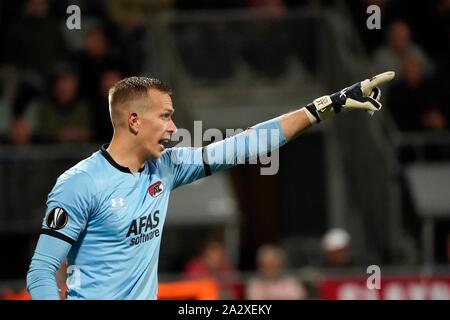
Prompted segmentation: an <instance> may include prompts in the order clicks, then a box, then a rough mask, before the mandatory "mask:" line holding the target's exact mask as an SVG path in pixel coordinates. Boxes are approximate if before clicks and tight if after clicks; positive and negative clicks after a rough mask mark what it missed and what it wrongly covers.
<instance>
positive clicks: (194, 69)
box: [0, 0, 450, 299]
mask: <svg viewBox="0 0 450 320" xmlns="http://www.w3.org/2000/svg"><path fill="white" fill-rule="evenodd" d="M70 4H76V5H78V6H80V8H81V12H82V30H79V31H77V30H68V29H67V28H66V25H65V22H66V19H67V17H68V14H67V13H66V8H67V6H68V5H70ZM369 5H378V6H379V7H380V8H381V13H382V15H381V19H382V20H381V21H382V22H381V24H382V28H381V29H380V30H369V29H368V28H366V20H367V17H368V14H367V12H366V8H367V7H368V6H369ZM336 6H337V7H339V10H340V11H339V12H345V14H346V18H349V19H351V20H350V23H351V24H352V26H353V28H354V30H356V31H357V34H358V36H359V40H360V41H361V43H362V44H363V47H364V51H365V55H366V57H367V59H368V61H370V67H369V68H368V69H367V70H368V71H370V72H375V73H377V72H383V71H386V70H394V71H396V73H397V78H396V81H395V82H394V83H393V84H392V86H390V87H389V88H388V90H386V95H385V97H384V99H385V103H386V105H388V106H389V108H387V109H386V110H384V111H383V112H386V113H389V114H390V117H389V118H388V119H389V120H392V123H393V126H394V128H395V130H396V131H398V132H400V133H425V134H429V133H433V134H434V133H443V134H448V130H449V128H450V105H449V102H448V98H447V94H448V92H449V89H450V83H449V77H448V72H449V71H450V66H449V57H450V48H449V44H450V29H449V26H450V23H449V22H450V21H449V17H450V1H448V0H432V1H403V0H361V1H333V0H230V1H225V0H217V1H207V0H190V1H183V0H114V1H106V0H99V1H88V0H84V1H82V0H78V1H56V0H54V1H51V0H21V1H8V2H6V1H2V2H1V3H0V43H1V51H0V143H1V144H3V145H5V146H11V145H13V146H27V145H38V144H53V143H56V144H58V143H96V144H100V143H106V142H108V141H109V139H110V137H111V135H112V127H111V124H110V121H109V114H108V107H107V106H108V101H107V94H108V89H109V87H111V86H112V84H114V83H115V82H116V81H118V80H119V79H121V78H123V77H126V76H131V75H141V74H142V73H145V72H148V71H149V69H151V67H150V68H149V65H150V66H153V65H156V66H157V65H158V59H159V57H158V53H159V52H160V51H158V50H155V51H151V52H149V51H148V50H147V49H148V41H151V40H153V39H152V37H153V36H154V33H149V30H151V28H152V27H153V25H152V23H151V20H152V19H155V20H157V19H165V18H167V17H169V16H171V15H175V14H178V15H179V16H180V17H181V19H183V17H185V16H183V14H190V13H193V12H195V13H196V14H202V13H204V12H206V15H207V13H208V12H212V11H220V12H228V11H233V12H239V13H240V14H241V15H243V16H250V15H258V14H264V15H265V16H269V17H270V18H269V19H263V20H255V23H253V24H250V27H249V25H246V27H245V28H243V26H242V25H240V24H239V21H237V22H233V21H232V23H216V24H213V25H212V26H213V28H205V27H204V26H202V23H201V22H193V23H191V24H189V25H188V26H186V24H180V25H176V24H175V25H174V26H173V31H174V35H175V38H174V43H175V47H176V48H177V50H178V51H179V57H180V59H181V62H182V64H183V67H184V69H185V70H186V72H187V73H188V74H189V77H190V79H192V81H194V82H196V83H200V84H202V85H205V86H209V87H220V86H227V85H228V84H229V83H230V82H233V81H236V79H237V78H239V74H240V73H241V72H242V70H244V69H245V70H249V72H251V73H252V75H253V77H254V78H253V79H267V80H268V81H269V82H273V83H276V82H277V81H285V80H286V78H287V79H289V73H290V72H291V70H290V67H289V66H290V63H291V60H290V59H291V58H292V57H295V58H296V59H298V62H297V63H300V64H302V65H303V67H304V70H305V72H306V73H307V74H310V75H315V74H317V73H318V72H319V71H318V70H319V68H320V66H318V65H317V61H318V58H317V56H316V54H315V52H314V51H313V50H310V48H311V47H312V46H314V40H313V39H309V38H308V37H304V39H307V40H308V39H309V41H307V42H301V41H297V40H296V37H297V36H298V34H299V33H302V34H307V33H308V30H304V29H301V28H300V29H299V26H300V24H298V23H297V21H296V20H295V19H286V17H288V15H289V14H290V12H291V11H296V12H298V11H301V10H302V9H304V8H308V10H334V8H335V7H336ZM342 10H343V11H342ZM149 20H150V21H149ZM311 26H313V25H311ZM286 30H290V31H291V32H289V33H286V32H285V31H286ZM268 38H270V39H273V41H271V42H270V43H267V39H268ZM302 39H303V38H302ZM154 41H155V43H158V39H156V38H155V39H154ZM211 52H214V57H211ZM162 77H163V78H164V76H162ZM336 77H338V75H336ZM168 80H170V79H168ZM342 85H345V84H342ZM174 90H175V91H176V90H177V88H176V87H175V88H174ZM446 137H447V138H448V136H446ZM432 141H434V140H432ZM424 152H425V155H424V157H425V158H426V159H428V160H438V161H450V143H448V141H447V143H446V144H445V143H444V144H441V143H439V145H436V144H435V143H433V142H431V143H429V144H425V151H424ZM399 154H400V158H401V161H402V163H404V164H405V163H411V162H414V161H415V160H417V156H416V154H415V153H414V151H413V150H412V148H411V145H408V144H406V145H405V146H402V148H400V150H399ZM407 197H408V196H405V199H404V203H403V204H404V206H406V207H407V208H409V206H410V205H411V204H410V202H411V200H410V199H408V198H407ZM411 210H412V209H411ZM412 228H416V229H417V228H419V227H418V226H417V225H415V226H412ZM436 237H437V238H436V239H437V242H438V244H437V246H436V259H437V260H438V263H440V264H444V265H448V263H450V223H449V219H448V218H446V220H445V219H444V220H443V221H442V223H441V224H439V226H438V228H437V235H436ZM321 241H322V242H321V245H322V247H321V249H322V250H323V252H321V255H322V257H323V260H322V265H318V266H317V267H332V266H343V267H352V266H356V265H358V262H357V261H352V260H351V259H350V256H349V252H348V250H349V248H350V243H351V241H350V235H349V234H348V233H347V231H345V230H342V229H333V230H331V231H330V233H327V234H325V232H324V233H323V238H322V239H321ZM163 242H164V240H163ZM253 253H254V256H252V257H248V258H247V261H251V262H249V263H247V265H246V267H247V269H248V268H249V266H251V267H252V269H251V270H249V271H251V273H249V274H247V275H244V273H240V271H239V266H238V264H237V263H233V262H231V261H228V260H227V252H226V250H225V248H224V246H223V242H222V241H221V240H217V239H213V240H210V241H205V243H204V245H203V247H202V250H200V252H199V254H198V256H194V254H192V257H191V258H192V260H189V261H185V265H184V266H183V269H182V270H179V271H180V272H182V273H183V278H184V279H190V280H192V279H198V278H199V277H204V276H207V277H212V278H215V279H216V280H217V279H218V286H219V288H220V290H219V294H218V295H216V296H214V295H213V297H216V298H223V299H243V298H246V299H316V298H324V297H325V296H326V295H325V293H324V292H326V290H325V291H323V290H322V291H321V288H320V287H319V285H318V284H317V281H318V279H320V277H321V274H320V273H318V271H317V270H315V269H314V270H309V269H307V270H306V271H305V272H304V273H302V277H301V279H300V277H297V276H296V274H295V273H294V272H287V270H293V269H292V268H293V267H298V266H293V265H289V258H288V256H287V254H286V252H285V251H284V248H283V247H282V246H281V245H279V244H273V243H260V244H259V246H258V248H257V250H255V251H254V252H253ZM447 275H448V274H447ZM0 278H2V277H1V276H0ZM243 279H245V281H243ZM446 281H448V278H447V280H446ZM63 283H64V281H63V280H62V281H61V286H64V284H63ZM330 286H331V285H330ZM449 288H450V287H449ZM171 290H172V291H173V290H175V291H176V289H168V290H167V295H166V297H169V298H170V297H173V292H172V291H171ZM449 290H450V289H449ZM162 292H166V291H164V289H162ZM15 294H16V293H12V292H10V291H5V297H10V298H14V297H18V296H16V295H15ZM192 296H194V297H195V293H193V294H192V295H191V296H189V295H188V296H187V297H192ZM350 297H362V296H358V295H354V296H351V295H350ZM400 297H404V296H400ZM449 297H450V292H449ZM162 298H164V296H162Z"/></svg>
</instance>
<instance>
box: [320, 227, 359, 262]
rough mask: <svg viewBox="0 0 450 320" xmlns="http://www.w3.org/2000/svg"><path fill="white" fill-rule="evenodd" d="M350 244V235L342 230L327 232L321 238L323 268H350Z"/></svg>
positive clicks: (335, 229) (336, 229)
mask: <svg viewBox="0 0 450 320" xmlns="http://www.w3.org/2000/svg"><path fill="white" fill-rule="evenodd" d="M350 242H351V238H350V235H349V234H348V232H347V231H345V230H344V229H341V228H334V229H331V230H329V231H328V232H327V233H326V234H325V235H324V236H323V238H322V250H323V255H324V261H323V262H324V267H349V266H351V264H352V261H351V253H350Z"/></svg>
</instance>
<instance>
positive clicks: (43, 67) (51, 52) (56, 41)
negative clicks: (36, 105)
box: [4, 0, 66, 116]
mask: <svg viewBox="0 0 450 320" xmlns="http://www.w3.org/2000/svg"><path fill="white" fill-rule="evenodd" d="M5 43H6V44H7V45H6V46H5V48H4V52H5V63H6V64H10V65H13V66H15V67H16V68H17V69H18V71H19V79H18V88H17V90H16V94H15V98H14V101H13V113H14V115H15V116H21V115H22V114H23V112H24V110H25V109H26V108H27V106H28V105H29V102H30V101H31V100H32V99H33V98H35V97H39V96H42V95H43V93H44V92H45V89H46V88H45V78H44V77H45V75H46V73H47V72H48V70H49V69H50V68H51V67H52V65H53V64H54V63H55V62H56V61H58V60H60V59H62V57H64V55H65V54H66V46H65V43H64V38H63V36H62V34H61V32H60V26H59V25H58V23H57V22H56V21H54V20H53V19H51V18H50V17H49V15H48V3H47V1H46V0H27V1H26V3H25V8H24V15H23V17H21V18H20V19H18V21H17V22H16V23H15V24H13V25H12V26H11V28H10V29H9V30H8V31H7V32H6V39H5Z"/></svg>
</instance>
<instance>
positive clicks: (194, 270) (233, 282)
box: [184, 240, 241, 300]
mask: <svg viewBox="0 0 450 320" xmlns="http://www.w3.org/2000/svg"><path fill="white" fill-rule="evenodd" d="M184 275H185V276H186V277H187V278H203V277H212V278H215V279H216V280H217V281H218V282H219V285H220V294H221V299H231V300H236V299H240V298H241V297H240V286H239V282H238V278H237V273H236V271H235V268H234V266H233V265H232V264H231V263H230V262H229V261H228V259H227V257H226V254H225V248H224V246H223V243H222V242H221V241H218V240H210V241H208V242H207V243H206V244H205V245H204V247H203V248H202V250H201V252H200V254H199V255H198V256H197V257H195V258H193V259H191V260H190V261H188V263H187V264H186V266H185V268H184Z"/></svg>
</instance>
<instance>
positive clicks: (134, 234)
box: [127, 210, 160, 246]
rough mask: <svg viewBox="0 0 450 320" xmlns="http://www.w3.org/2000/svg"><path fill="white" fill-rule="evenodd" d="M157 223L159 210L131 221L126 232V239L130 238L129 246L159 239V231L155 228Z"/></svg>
mask: <svg viewBox="0 0 450 320" xmlns="http://www.w3.org/2000/svg"><path fill="white" fill-rule="evenodd" d="M159 222H160V218H159V210H156V211H155V212H153V213H150V214H149V215H147V216H142V217H140V218H137V219H134V220H133V221H131V224H130V226H129V228H128V232H127V238H128V237H130V236H131V239H130V246H134V245H138V244H141V243H144V242H147V241H149V240H151V239H153V238H156V237H159V236H160V231H159V229H158V228H157V227H158V225H159Z"/></svg>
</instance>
